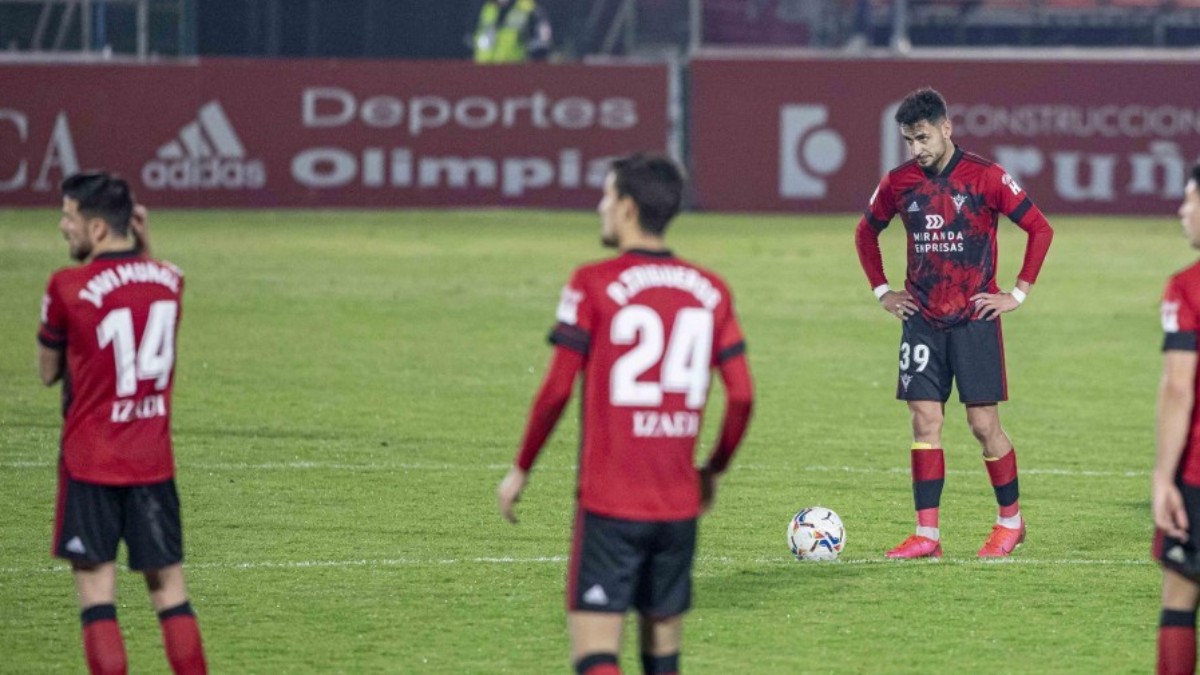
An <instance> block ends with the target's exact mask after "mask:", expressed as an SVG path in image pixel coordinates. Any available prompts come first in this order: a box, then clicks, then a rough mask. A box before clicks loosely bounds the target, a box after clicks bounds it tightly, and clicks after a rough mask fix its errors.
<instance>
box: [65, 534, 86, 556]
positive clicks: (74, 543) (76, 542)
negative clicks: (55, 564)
mask: <svg viewBox="0 0 1200 675" xmlns="http://www.w3.org/2000/svg"><path fill="white" fill-rule="evenodd" d="M63 548H65V549H67V550H68V551H70V552H71V553H77V554H79V555H83V554H85V553H87V547H85V546H84V545H83V540H81V539H80V538H79V537H71V540H70V541H68V542H67V545H66V546H64V547H63Z"/></svg>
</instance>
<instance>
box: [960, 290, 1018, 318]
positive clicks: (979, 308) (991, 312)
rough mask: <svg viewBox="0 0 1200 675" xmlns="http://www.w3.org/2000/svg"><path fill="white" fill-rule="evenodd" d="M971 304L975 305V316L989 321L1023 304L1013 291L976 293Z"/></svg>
mask: <svg viewBox="0 0 1200 675" xmlns="http://www.w3.org/2000/svg"><path fill="white" fill-rule="evenodd" d="M971 304H972V305H974V306H975V318H977V319H985V320H987V321H992V320H993V319H996V318H997V317H999V316H1000V315H1001V314H1004V313H1006V312H1011V311H1013V310H1014V309H1016V308H1018V307H1020V306H1021V303H1019V302H1017V299H1016V298H1014V297H1013V296H1012V293H976V294H975V295H972V296H971Z"/></svg>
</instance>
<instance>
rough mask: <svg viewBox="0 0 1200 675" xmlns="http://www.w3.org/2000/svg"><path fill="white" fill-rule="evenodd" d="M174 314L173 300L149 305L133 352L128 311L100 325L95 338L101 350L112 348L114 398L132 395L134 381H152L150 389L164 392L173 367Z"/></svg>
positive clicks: (116, 311) (111, 314) (176, 309)
mask: <svg viewBox="0 0 1200 675" xmlns="http://www.w3.org/2000/svg"><path fill="white" fill-rule="evenodd" d="M178 312H179V304H178V303H176V302H175V301H174V300H159V301H157V302H155V303H153V304H151V305H150V314H149V316H148V317H147V318H146V330H145V331H144V332H143V333H142V342H141V344H140V345H137V351H136V352H135V351H134V344H135V342H136V340H135V338H134V335H133V314H132V313H131V312H130V311H129V308H128V307H122V308H120V309H114V310H113V311H111V312H109V313H108V314H107V315H106V316H105V317H104V320H103V321H101V322H100V326H99V327H97V328H96V337H97V339H99V340H100V348H101V349H104V348H105V347H107V346H108V345H110V344H111V345H112V346H113V358H114V359H115V362H116V367H117V396H118V397H124V396H133V395H134V394H136V393H137V381H138V380H154V388H155V389H157V390H159V391H162V390H163V389H166V388H167V384H168V383H169V382H170V381H171V368H172V367H173V366H174V365H175V317H176V316H177V315H178Z"/></svg>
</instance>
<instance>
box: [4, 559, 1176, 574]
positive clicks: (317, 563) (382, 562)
mask: <svg viewBox="0 0 1200 675" xmlns="http://www.w3.org/2000/svg"><path fill="white" fill-rule="evenodd" d="M566 562H567V557H566V556H563V555H553V556H535V557H526V558H518V557H484V558H379V559H366V558H363V559H357V560H280V561H259V562H240V563H229V562H213V563H186V564H185V567H186V568H187V569H189V570H234V571H240V570H251V571H253V570H303V569H346V568H354V567H368V568H370V567H437V566H441V565H531V564H546V563H552V564H565V563H566ZM1153 564H1156V563H1155V562H1154V561H1152V560H1150V559H1149V558H1133V559H1127V560H1121V559H1094V560H1093V559H1087V558H1074V559H1073V558H1064V559H1045V560H1040V559H1034V558H1003V559H980V558H942V559H940V560H920V561H916V560H908V561H897V560H888V559H886V558H851V559H845V560H836V561H832V562H806V563H799V562H796V561H793V560H792V559H791V558H789V557H787V556H784V555H781V556H778V557H774V558H756V559H754V560H741V559H737V558H730V557H727V556H699V557H698V558H697V559H696V565H697V567H699V568H704V567H709V566H714V565H781V566H782V565H801V566H812V567H813V568H825V567H838V566H840V565H856V566H857V565H896V566H912V565H961V566H979V565H1017V566H1050V567H1059V566H1077V565H1085V566H1112V567H1141V566H1145V565H1153ZM66 572H67V567H66V566H65V565H62V566H50V567H6V568H0V574H5V575H18V576H28V575H33V574H46V573H66Z"/></svg>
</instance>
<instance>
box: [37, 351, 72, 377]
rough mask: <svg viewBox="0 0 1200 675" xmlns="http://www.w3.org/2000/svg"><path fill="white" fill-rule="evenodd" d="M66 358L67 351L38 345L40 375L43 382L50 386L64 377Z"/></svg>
mask: <svg viewBox="0 0 1200 675" xmlns="http://www.w3.org/2000/svg"><path fill="white" fill-rule="evenodd" d="M65 358H66V352H64V351H63V350H61V349H51V348H49V347H47V346H45V345H38V375H39V376H40V377H41V378H42V384H44V385H46V386H47V387H49V386H50V385H52V384H54V383H55V382H58V381H59V380H60V379H62V374H63V368H64V363H63V362H64V360H65Z"/></svg>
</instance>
